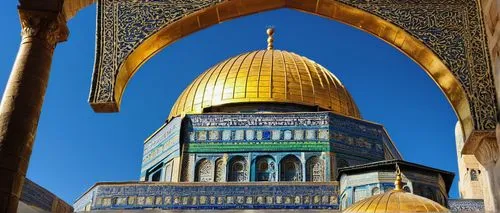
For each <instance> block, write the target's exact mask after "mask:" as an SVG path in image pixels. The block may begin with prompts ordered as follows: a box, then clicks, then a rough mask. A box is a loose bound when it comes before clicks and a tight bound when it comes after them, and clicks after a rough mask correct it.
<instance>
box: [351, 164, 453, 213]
mask: <svg viewBox="0 0 500 213" xmlns="http://www.w3.org/2000/svg"><path fill="white" fill-rule="evenodd" d="M394 185H395V186H396V187H395V188H394V189H393V190H391V191H389V192H386V193H383V194H379V195H375V196H372V197H369V198H366V199H364V200H361V201H359V202H357V203H355V204H353V205H352V206H350V207H349V208H347V209H345V210H344V211H342V212H343V213H348V212H357V213H365V212H380V213H384V212H450V210H448V209H447V208H445V207H444V206H442V205H441V204H439V203H437V202H434V201H433V200H430V199H427V198H425V197H421V196H418V195H415V194H412V193H408V192H406V191H404V190H403V188H402V182H401V172H400V171H399V168H398V169H397V176H396V181H395V182H394Z"/></svg>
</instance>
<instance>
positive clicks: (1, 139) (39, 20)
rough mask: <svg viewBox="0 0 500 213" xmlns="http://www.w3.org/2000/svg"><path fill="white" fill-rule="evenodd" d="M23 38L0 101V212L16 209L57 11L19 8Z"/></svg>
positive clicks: (58, 34) (59, 33)
mask: <svg viewBox="0 0 500 213" xmlns="http://www.w3.org/2000/svg"><path fill="white" fill-rule="evenodd" d="M19 16H20V19H21V25H22V32H21V35H22V40H21V44H20V47H19V52H18V54H17V57H16V60H15V63H14V66H13V68H12V71H11V74H10V77H9V81H8V83H7V87H6V89H5V92H4V95H3V98H2V102H1V104H0V212H16V211H17V206H18V202H19V197H20V195H21V189H22V185H23V182H24V178H25V175H26V171H27V169H28V163H29V159H30V156H31V150H32V147H33V141H34V139H35V134H36V130H37V126H38V120H39V117H40V111H41V109H42V103H43V99H44V96H45V89H46V88H47V81H48V79H49V71H50V65H51V62H52V55H53V52H54V48H55V46H56V43H57V42H60V41H64V40H66V38H67V35H68V30H67V28H66V24H65V21H64V19H63V17H62V16H61V15H60V14H59V13H53V12H39V11H30V10H23V9H19Z"/></svg>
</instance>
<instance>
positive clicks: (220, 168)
mask: <svg viewBox="0 0 500 213" xmlns="http://www.w3.org/2000/svg"><path fill="white" fill-rule="evenodd" d="M225 163H226V162H225V160H224V159H223V158H218V159H217V160H216V161H215V175H214V176H215V180H214V181H215V182H224V181H226V179H225V177H226V165H225Z"/></svg>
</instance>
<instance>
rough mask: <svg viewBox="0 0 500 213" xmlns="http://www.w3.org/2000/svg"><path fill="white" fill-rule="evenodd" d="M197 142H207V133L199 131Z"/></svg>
mask: <svg viewBox="0 0 500 213" xmlns="http://www.w3.org/2000/svg"><path fill="white" fill-rule="evenodd" d="M197 140H199V141H206V140H207V131H199V132H198V139H197Z"/></svg>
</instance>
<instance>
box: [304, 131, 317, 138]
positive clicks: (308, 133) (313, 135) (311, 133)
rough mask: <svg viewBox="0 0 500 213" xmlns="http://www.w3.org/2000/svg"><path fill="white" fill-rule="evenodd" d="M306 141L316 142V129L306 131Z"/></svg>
mask: <svg viewBox="0 0 500 213" xmlns="http://www.w3.org/2000/svg"><path fill="white" fill-rule="evenodd" d="M306 139H307V140H315V139H316V130H314V129H308V130H306Z"/></svg>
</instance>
